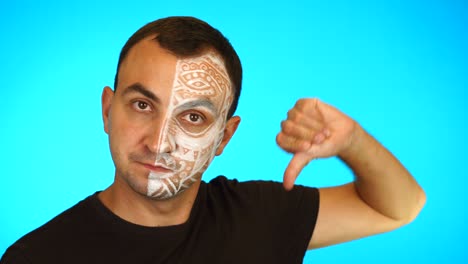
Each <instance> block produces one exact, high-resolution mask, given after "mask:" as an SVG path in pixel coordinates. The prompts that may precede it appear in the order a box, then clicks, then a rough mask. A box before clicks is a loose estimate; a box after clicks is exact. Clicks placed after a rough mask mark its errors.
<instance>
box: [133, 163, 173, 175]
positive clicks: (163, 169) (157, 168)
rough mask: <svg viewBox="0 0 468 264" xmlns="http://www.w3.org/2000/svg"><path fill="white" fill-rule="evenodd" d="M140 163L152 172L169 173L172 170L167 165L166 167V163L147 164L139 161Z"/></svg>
mask: <svg viewBox="0 0 468 264" xmlns="http://www.w3.org/2000/svg"><path fill="white" fill-rule="evenodd" d="M139 163H140V164H141V165H143V167H145V168H146V169H148V170H150V171H152V172H154V173H171V172H173V170H172V169H170V168H169V167H167V166H166V165H164V164H149V163H141V162H139Z"/></svg>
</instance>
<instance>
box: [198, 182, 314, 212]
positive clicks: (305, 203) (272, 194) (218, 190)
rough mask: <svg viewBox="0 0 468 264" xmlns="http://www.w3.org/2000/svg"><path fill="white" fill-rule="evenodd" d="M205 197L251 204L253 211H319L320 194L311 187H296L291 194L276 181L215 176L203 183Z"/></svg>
mask: <svg viewBox="0 0 468 264" xmlns="http://www.w3.org/2000/svg"><path fill="white" fill-rule="evenodd" d="M205 188H206V193H207V196H208V198H210V196H211V198H214V199H216V200H218V201H219V200H228V201H231V202H232V201H235V202H237V203H245V204H251V205H253V206H255V207H256V210H258V209H259V207H258V206H261V208H265V209H266V210H274V211H276V212H278V210H281V209H282V208H284V209H287V208H290V207H294V206H296V209H298V208H306V209H307V208H310V210H312V211H317V210H318V205H319V191H318V189H317V188H314V187H306V186H302V185H296V186H294V188H293V189H292V190H291V191H286V190H285V189H284V188H283V184H282V183H280V182H275V181H262V180H253V181H245V182H240V181H238V180H236V179H228V178H226V177H225V176H218V177H216V178H214V179H212V180H211V181H209V182H208V183H207V184H206V187H205Z"/></svg>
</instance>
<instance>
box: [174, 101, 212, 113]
mask: <svg viewBox="0 0 468 264" xmlns="http://www.w3.org/2000/svg"><path fill="white" fill-rule="evenodd" d="M197 107H204V108H208V110H210V111H211V112H212V113H213V114H217V112H218V111H216V107H215V106H214V104H213V102H211V101H210V100H208V99H198V100H194V101H190V102H186V103H183V104H182V105H180V106H178V107H177V108H179V109H181V110H189V109H193V108H197Z"/></svg>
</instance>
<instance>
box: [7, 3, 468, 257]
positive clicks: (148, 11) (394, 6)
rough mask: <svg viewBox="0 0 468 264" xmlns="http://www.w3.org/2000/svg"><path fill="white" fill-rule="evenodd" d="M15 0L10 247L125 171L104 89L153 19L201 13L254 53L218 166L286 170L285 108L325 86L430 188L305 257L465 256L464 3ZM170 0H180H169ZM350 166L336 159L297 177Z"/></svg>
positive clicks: (327, 181) (266, 174)
mask: <svg viewBox="0 0 468 264" xmlns="http://www.w3.org/2000/svg"><path fill="white" fill-rule="evenodd" d="M9 2H10V1H2V2H1V3H0V32H1V34H0V37H1V41H0V58H1V62H0V77H1V79H0V124H1V129H0V147H1V152H0V175H1V176H0V177H1V178H0V179H1V180H0V254H3V252H4V250H5V249H6V248H7V246H8V245H10V244H11V243H13V242H14V241H15V240H16V239H18V238H19V237H20V236H22V235H24V234H25V233H27V232H29V231H31V230H32V229H34V228H36V227H38V226H39V225H41V224H43V223H45V222H46V221H47V220H49V219H51V218H52V217H53V216H55V215H57V214H58V213H60V212H61V211H63V210H64V209H66V208H68V207H70V206H72V205H73V204H75V203H76V202H78V201H79V200H81V199H82V198H84V197H86V196H87V195H89V194H92V193H93V192H95V191H96V190H102V189H104V188H106V187H107V186H108V185H109V184H110V183H111V182H112V179H113V163H112V160H111V158H110V154H109V150H108V144H107V137H106V135H105V133H104V132H103V129H102V121H101V113H100V95H101V91H102V88H103V87H104V86H105V85H112V84H113V77H114V74H115V68H116V63H117V59H118V54H119V52H120V49H121V47H122V46H123V44H124V43H125V41H126V40H127V38H128V37H129V36H130V35H131V34H132V33H133V32H134V31H136V30H137V29H138V28H139V27H140V26H142V25H144V24H145V23H147V22H150V21H152V20H154V19H157V18H160V17H165V16H170V15H191V16H196V17H199V18H201V19H203V20H206V21H207V22H209V23H210V24H212V25H213V26H214V27H216V28H218V29H220V30H221V31H222V32H223V33H224V34H225V35H226V36H227V37H228V38H229V39H230V40H231V42H232V43H233V45H234V47H235V48H236V49H237V51H238V53H239V55H240V57H241V60H242V62H243V66H244V76H245V78H244V83H243V85H244V90H243V92H242V96H241V100H240V105H239V109H238V111H237V114H238V115H240V116H242V118H243V121H242V123H241V126H240V128H239V130H238V132H237V134H236V135H235V136H234V138H233V140H232V141H231V143H230V144H229V146H228V147H227V149H226V151H225V153H224V154H223V155H222V156H221V157H218V158H217V159H216V160H215V161H214V163H213V165H212V166H211V167H210V169H209V170H208V171H207V173H206V174H205V179H207V180H208V179H210V178H212V177H214V176H216V175H218V174H225V175H227V176H229V177H237V178H239V179H242V180H244V179H274V180H281V179H282V173H283V171H284V168H285V167H286V165H287V163H288V161H289V159H290V158H291V157H290V155H288V154H286V153H284V152H282V151H281V150H280V149H279V148H278V147H277V146H276V144H275V135H276V133H277V132H278V130H279V123H280V121H281V120H282V119H283V118H285V115H286V112H287V110H288V109H289V108H290V107H292V106H293V105H294V103H295V101H296V100H297V99H299V98H302V97H319V98H321V99H322V100H324V101H325V102H328V103H330V104H332V105H334V106H336V107H338V108H339V109H341V110H342V111H344V112H345V113H347V114H349V115H350V116H352V117H353V118H355V119H356V120H358V121H359V122H360V123H361V124H362V125H363V126H364V127H365V128H366V129H367V130H368V131H369V132H370V133H372V134H373V135H374V136H376V137H377V138H378V139H379V140H380V141H381V142H382V143H383V144H384V145H386V146H387V147H388V148H389V149H390V150H391V151H392V152H393V153H394V154H395V155H396V156H397V157H399V159H400V160H401V161H402V162H403V163H404V164H405V165H406V166H407V167H408V169H409V170H410V171H411V172H412V173H413V174H414V176H415V177H416V179H417V180H418V181H419V182H420V184H421V185H422V186H423V188H424V189H425V191H426V193H427V197H428V200H427V204H426V207H425V208H424V210H423V211H422V213H421V214H420V215H419V217H418V218H417V219H416V220H415V221H414V222H413V223H411V224H410V225H408V226H405V227H403V228H401V229H399V230H396V231H394V232H391V233H386V234H382V235H378V236H374V237H371V238H366V239H361V240H357V241H354V242H349V243H345V244H341V245H336V246H332V247H328V248H324V249H319V250H315V251H310V252H308V253H307V255H306V258H305V263H346V262H351V263H354V262H360V263H376V262H378V263H395V262H398V263H466V262H467V261H468V253H467V252H468V250H467V249H468V248H467V242H466V241H465V238H466V236H467V235H468V232H467V228H466V226H465V223H466V222H467V210H466V204H467V203H468V199H467V198H466V193H467V192H466V183H467V180H466V178H467V176H468V173H467V167H466V164H467V162H468V159H467V158H466V149H467V147H468V144H467V140H466V135H467V132H468V131H467V120H468V119H467V106H466V101H467V88H468V62H467V59H468V49H467V47H468V34H467V33H468V32H467V31H468V30H467V26H468V4H467V2H466V1H456V0H453V1H442V0H439V1H435V0H427V1H370V0H368V1H365V0H363V1H338V0H331V1H306V0H303V1H295V0H290V1H286V2H282V3H277V4H275V3H274V2H272V1H252V0H250V1H245V0H240V1H211V0H208V1H188V0H187V1H185V0H182V1H154V0H153V1H138V0H134V1H126V3H123V1H122V3H120V1H100V2H98V1H91V0H82V1H76V2H72V1H51V0H45V1H37V2H33V1H14V3H13V1H12V2H11V3H9ZM168 2H172V3H168ZM351 179H352V176H351V173H350V172H349V171H348V170H347V169H346V168H345V167H344V166H343V165H342V164H341V163H340V162H338V161H337V160H336V159H328V160H319V161H314V162H312V163H310V165H309V166H308V167H307V168H306V169H305V171H304V172H303V174H302V175H301V177H300V178H299V179H298V182H299V183H301V184H306V185H312V186H328V185H334V184H340V183H344V182H347V181H349V180H351Z"/></svg>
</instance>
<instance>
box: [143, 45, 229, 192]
mask: <svg viewBox="0 0 468 264" xmlns="http://www.w3.org/2000/svg"><path fill="white" fill-rule="evenodd" d="M231 103H232V91H231V83H230V81H229V77H228V75H227V73H226V70H225V67H224V63H223V62H222V60H221V59H220V58H219V56H217V55H216V54H214V53H207V54H205V55H203V56H200V57H196V58H188V59H179V60H178V61H177V64H176V71H175V76H174V83H173V87H172V91H171V97H170V101H169V106H168V110H167V114H166V117H165V120H164V124H163V127H162V132H161V134H160V137H159V144H158V146H159V149H158V152H157V154H156V155H157V156H156V160H155V163H154V165H155V166H158V167H163V168H165V169H167V172H154V171H151V172H150V173H149V175H148V190H147V195H148V196H150V197H153V198H157V199H168V198H171V197H173V196H175V195H177V194H178V193H180V192H182V191H184V190H186V189H187V188H189V187H190V186H191V185H192V184H193V183H194V182H196V181H197V180H200V177H201V174H202V173H203V172H204V171H205V170H206V168H207V167H208V164H209V163H210V162H211V160H212V159H213V158H214V156H215V152H216V149H217V148H218V146H219V144H220V143H221V141H222V138H223V131H224V128H225V125H226V117H227V113H228V110H229V107H230V105H231Z"/></svg>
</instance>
